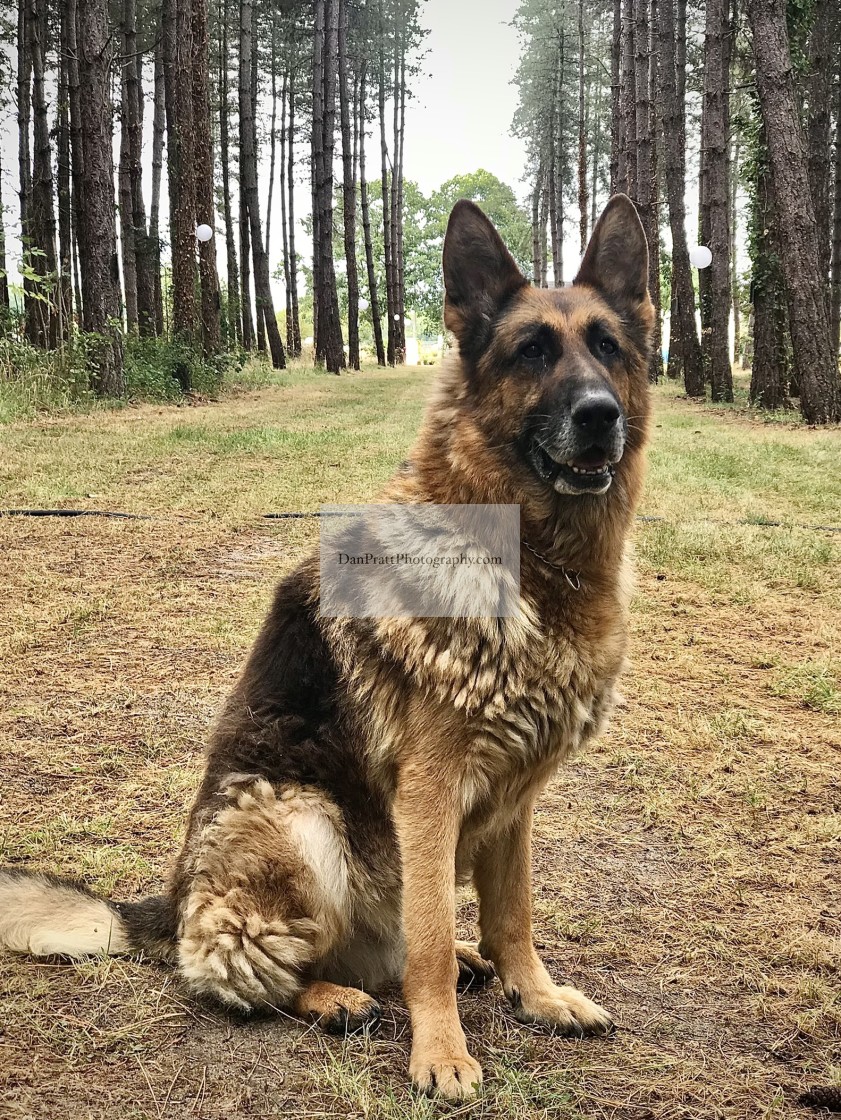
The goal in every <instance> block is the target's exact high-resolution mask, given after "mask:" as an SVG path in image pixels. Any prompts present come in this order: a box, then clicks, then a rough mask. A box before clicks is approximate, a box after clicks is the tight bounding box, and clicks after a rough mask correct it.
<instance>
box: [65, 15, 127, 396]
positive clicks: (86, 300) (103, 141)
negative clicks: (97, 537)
mask: <svg viewBox="0 0 841 1120" xmlns="http://www.w3.org/2000/svg"><path fill="white" fill-rule="evenodd" d="M76 17H77V27H76V42H77V44H78V65H79V106H80V114H81V117H80V135H79V141H80V144H81V152H80V153H79V163H80V166H81V168H82V172H83V184H82V192H83V199H84V205H83V206H82V208H81V210H80V214H79V219H80V220H79V228H78V231H77V233H78V239H79V261H80V265H81V273H82V293H83V295H82V305H83V308H84V316H83V323H82V325H83V328H84V330H85V331H87V332H88V333H89V334H92V335H97V336H98V339H97V342H96V344H95V345H94V346H93V347H92V352H91V366H92V382H93V388H94V390H95V391H96V392H97V393H98V394H99V395H100V396H104V397H120V396H123V395H124V393H125V374H124V371H123V347H122V340H121V337H120V333H119V331H118V330H117V329H116V328H115V325H114V324H115V320H116V319H117V317H118V315H119V312H120V306H119V296H118V293H117V284H116V273H117V228H116V216H115V213H114V159H113V135H112V109H111V67H112V64H113V57H112V39H111V34H110V29H109V26H108V7H107V4H106V3H105V0H79V2H78V7H77V10H76Z"/></svg>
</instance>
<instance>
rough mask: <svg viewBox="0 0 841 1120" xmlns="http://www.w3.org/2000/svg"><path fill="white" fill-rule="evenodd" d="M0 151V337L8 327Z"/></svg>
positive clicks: (0, 157)
mask: <svg viewBox="0 0 841 1120" xmlns="http://www.w3.org/2000/svg"><path fill="white" fill-rule="evenodd" d="M2 154H3V153H2V149H0V337H2V336H3V334H4V332H5V330H6V328H7V327H8V313H9V306H10V305H9V274H8V271H7V267H6V223H5V220H4V218H3V214H4V212H5V211H4V209H3V159H2Z"/></svg>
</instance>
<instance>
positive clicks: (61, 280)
mask: <svg viewBox="0 0 841 1120" xmlns="http://www.w3.org/2000/svg"><path fill="white" fill-rule="evenodd" d="M67 17H68V5H67V4H61V5H59V36H58V119H57V122H56V138H57V159H56V189H57V201H58V295H57V301H56V306H57V311H58V317H59V324H58V326H59V333H60V336H61V338H63V339H64V340H65V341H67V340H68V339H69V338H70V336H71V333H72V326H73V196H72V192H71V189H70V92H69V65H70V62H69V58H68V35H67ZM0 271H5V264H2V263H0ZM3 282H4V280H3V279H0V287H2V284H3ZM0 304H2V292H0Z"/></svg>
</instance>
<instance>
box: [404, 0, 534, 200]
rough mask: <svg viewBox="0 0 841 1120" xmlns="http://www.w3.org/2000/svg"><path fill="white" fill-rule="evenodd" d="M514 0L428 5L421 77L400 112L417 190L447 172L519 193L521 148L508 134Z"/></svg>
mask: <svg viewBox="0 0 841 1120" xmlns="http://www.w3.org/2000/svg"><path fill="white" fill-rule="evenodd" d="M517 7H518V0H427V3H426V4H425V6H424V10H423V14H422V16H421V23H422V24H423V25H424V26H425V27H427V28H429V35H428V36H427V38H426V41H425V44H424V45H425V47H426V50H427V55H426V58H425V59H424V60H423V63H422V66H423V72H422V76H420V75H419V77H418V78H417V79H416V81H415V83H414V90H413V92H414V94H415V96H414V97H413V99H412V101H411V102H410V103H409V104H408V105H407V108H406V151H405V157H404V166H405V173H406V176H407V178H409V179H414V180H415V181H416V182H417V183H418V184H419V186H420V188H421V190H422V191H423V192H424V193H428V192H429V191H430V190H433V189H434V188H435V187H438V186H440V185H441V183H443V182H445V181H446V180H447V179H450V178H452V176H453V175H458V174H462V173H464V172H468V171H476V170H478V169H479V168H480V167H482V168H484V169H485V170H486V171H491V172H493V174H494V175H496V176H497V177H498V178H500V179H502V180H503V182H506V183H508V185H509V186H511V187H513V188H514V190H515V191H516V193H517V194H518V196H520V197H523V196H524V193H525V192H524V188H523V184H522V183H521V181H520V180H521V179H522V176H523V171H524V162H525V148H524V145H523V143H522V141H520V140H517V139H515V138H513V137H512V136H511V135H510V127H511V120H512V118H513V116H514V111H515V109H516V107H517V92H516V89H515V88H514V86H513V85H512V84H511V82H512V79H513V77H514V71H515V70H516V67H517V60H518V55H519V44H518V42H517V35H516V32H515V31H514V28H513V27H511V26H509V25H510V23H511V20H512V19H513V17H514V13H515V12H516V10H517Z"/></svg>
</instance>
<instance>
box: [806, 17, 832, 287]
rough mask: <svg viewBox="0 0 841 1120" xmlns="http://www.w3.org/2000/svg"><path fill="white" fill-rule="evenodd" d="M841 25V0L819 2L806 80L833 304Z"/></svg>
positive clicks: (814, 180)
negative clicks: (835, 105)
mask: <svg viewBox="0 0 841 1120" xmlns="http://www.w3.org/2000/svg"><path fill="white" fill-rule="evenodd" d="M839 25H841V15H839V14H838V0H815V6H814V14H813V18H812V29H811V34H810V36H809V48H808V49H809V74H808V77H807V79H806V98H807V102H808V109H807V112H806V144H807V148H808V160H809V190H810V191H811V194H812V203H813V205H814V208H815V222H816V224H817V237H818V254H819V256H818V266H819V268H820V273H821V276H822V277H824V281H825V284H826V300H827V307H829V304H830V288H829V269H830V258H831V253H832V194H831V191H830V167H831V166H832V79H833V69H834V67H835V63H836V61H837V58H838V52H839V50H841V39H839V35H838V31H837V28H838V27H839Z"/></svg>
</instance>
